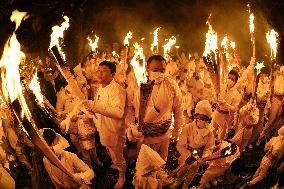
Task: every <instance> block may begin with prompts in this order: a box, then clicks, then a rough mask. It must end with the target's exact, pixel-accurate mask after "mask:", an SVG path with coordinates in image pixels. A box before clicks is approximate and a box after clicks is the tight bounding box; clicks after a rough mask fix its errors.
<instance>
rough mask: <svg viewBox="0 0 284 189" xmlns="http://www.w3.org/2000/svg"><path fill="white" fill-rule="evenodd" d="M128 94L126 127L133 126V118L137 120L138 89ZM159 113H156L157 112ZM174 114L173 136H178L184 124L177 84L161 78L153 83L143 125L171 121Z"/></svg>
mask: <svg viewBox="0 0 284 189" xmlns="http://www.w3.org/2000/svg"><path fill="white" fill-rule="evenodd" d="M129 93H130V94H128V97H129V98H128V99H127V100H128V107H127V118H128V119H127V120H126V121H127V125H128V126H129V125H130V124H133V122H134V120H135V117H136V119H138V118H139V107H140V88H135V89H133V90H131V91H130V92H129ZM156 109H158V110H159V112H157V110H156ZM172 112H173V113H174V120H175V123H174V130H173V132H174V134H176V135H178V133H179V129H180V128H181V126H182V125H183V123H184V119H183V107H182V96H181V92H180V89H179V87H178V84H177V83H176V82H175V81H174V80H173V79H170V78H169V77H163V78H160V79H158V81H155V84H154V86H153V90H152V92H151V94H150V97H149V102H148V105H147V107H146V110H145V114H144V120H143V122H145V123H160V122H163V121H167V120H171V118H172Z"/></svg>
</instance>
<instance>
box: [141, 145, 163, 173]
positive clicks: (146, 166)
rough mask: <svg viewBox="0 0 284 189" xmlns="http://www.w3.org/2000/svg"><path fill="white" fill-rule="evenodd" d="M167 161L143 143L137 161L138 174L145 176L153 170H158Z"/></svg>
mask: <svg viewBox="0 0 284 189" xmlns="http://www.w3.org/2000/svg"><path fill="white" fill-rule="evenodd" d="M165 164H166V162H165V161H164V160H163V159H162V158H161V156H160V155H159V154H158V153H157V152H156V151H154V150H153V149H152V148H150V147H149V146H147V145H145V144H142V146H141V149H140V151H139V155H138V158H137V162H136V175H140V176H143V175H145V174H147V173H149V172H151V171H153V170H158V169H159V168H161V167H162V166H163V165H165Z"/></svg>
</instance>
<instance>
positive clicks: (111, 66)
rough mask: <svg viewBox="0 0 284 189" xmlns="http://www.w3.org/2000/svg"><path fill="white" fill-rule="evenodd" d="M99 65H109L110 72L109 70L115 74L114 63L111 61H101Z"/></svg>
mask: <svg viewBox="0 0 284 189" xmlns="http://www.w3.org/2000/svg"><path fill="white" fill-rule="evenodd" d="M99 66H107V67H109V69H110V72H111V73H112V74H115V73H116V65H115V64H114V63H112V62H109V61H103V62H101V63H100V64H99Z"/></svg>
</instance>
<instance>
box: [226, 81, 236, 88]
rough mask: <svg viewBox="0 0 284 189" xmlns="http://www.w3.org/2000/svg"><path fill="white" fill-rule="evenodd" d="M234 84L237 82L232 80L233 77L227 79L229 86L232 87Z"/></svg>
mask: <svg viewBox="0 0 284 189" xmlns="http://www.w3.org/2000/svg"><path fill="white" fill-rule="evenodd" d="M234 85H235V82H234V81H233V80H231V79H228V81H227V87H228V88H232V87H233V86H234Z"/></svg>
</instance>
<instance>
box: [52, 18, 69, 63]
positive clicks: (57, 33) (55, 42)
mask: <svg viewBox="0 0 284 189" xmlns="http://www.w3.org/2000/svg"><path fill="white" fill-rule="evenodd" d="M63 18H64V20H65V21H64V22H63V23H62V24H61V26H53V27H52V33H51V35H50V44H49V49H51V48H52V47H53V46H57V48H58V50H59V52H60V53H61V55H62V58H63V60H65V54H64V53H63V51H62V50H61V47H60V39H61V40H62V39H63V33H64V31H65V30H67V29H68V28H69V18H68V17H67V16H64V17H63Z"/></svg>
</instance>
